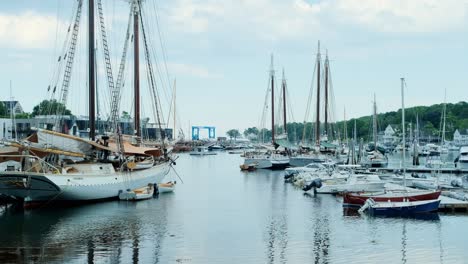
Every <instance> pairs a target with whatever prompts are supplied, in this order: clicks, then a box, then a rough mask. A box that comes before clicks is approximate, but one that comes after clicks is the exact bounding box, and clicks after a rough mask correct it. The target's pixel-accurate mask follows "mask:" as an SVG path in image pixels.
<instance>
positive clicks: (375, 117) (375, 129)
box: [372, 94, 377, 151]
mask: <svg viewBox="0 0 468 264" xmlns="http://www.w3.org/2000/svg"><path fill="white" fill-rule="evenodd" d="M372 126H373V137H374V151H377V102H376V100H375V94H374V115H373V118H372Z"/></svg>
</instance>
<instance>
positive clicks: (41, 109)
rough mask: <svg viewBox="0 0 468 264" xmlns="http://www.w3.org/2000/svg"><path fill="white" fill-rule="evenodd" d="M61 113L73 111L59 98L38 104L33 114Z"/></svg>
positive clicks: (66, 113)
mask: <svg viewBox="0 0 468 264" xmlns="http://www.w3.org/2000/svg"><path fill="white" fill-rule="evenodd" d="M57 113H61V114H63V115H72V113H71V111H70V110H68V109H67V108H66V107H65V106H64V105H63V104H62V103H59V102H57V100H55V99H52V100H43V101H42V102H40V103H39V104H38V105H36V106H34V108H33V111H32V113H31V116H33V117H34V116H37V115H54V114H57Z"/></svg>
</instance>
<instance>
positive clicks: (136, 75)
mask: <svg viewBox="0 0 468 264" xmlns="http://www.w3.org/2000/svg"><path fill="white" fill-rule="evenodd" d="M133 8H134V13H133V67H134V68H133V70H134V71H133V89H134V91H133V94H134V97H135V105H134V107H135V108H134V112H135V120H134V124H135V132H134V133H135V135H136V136H137V137H140V136H141V131H140V51H139V47H140V41H139V36H138V35H139V31H138V29H139V26H138V18H139V17H138V16H139V12H140V10H139V8H140V5H139V0H134V2H133Z"/></svg>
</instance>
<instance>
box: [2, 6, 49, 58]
mask: <svg viewBox="0 0 468 264" xmlns="http://www.w3.org/2000/svg"><path fill="white" fill-rule="evenodd" d="M57 22H58V21H57V19H56V18H54V17H52V16H45V15H40V14H37V13H35V12H32V11H27V12H24V13H22V14H20V15H8V14H0V47H7V48H23V49H40V48H50V47H51V46H52V45H53V41H54V38H55V28H56V26H57Z"/></svg>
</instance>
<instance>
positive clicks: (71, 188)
mask: <svg viewBox="0 0 468 264" xmlns="http://www.w3.org/2000/svg"><path fill="white" fill-rule="evenodd" d="M97 4H98V10H99V13H100V23H101V34H102V45H103V49H104V50H105V52H104V53H105V57H106V70H107V72H106V73H107V78H108V84H109V89H110V91H111V95H112V98H111V107H110V108H111V118H110V120H111V123H112V128H113V131H112V133H111V135H112V136H110V137H109V136H107V135H102V136H96V124H95V122H96V115H95V112H96V111H95V105H96V102H95V99H96V96H95V95H96V86H95V84H96V71H95V54H94V52H95V48H94V13H95V8H94V6H95V5H94V0H88V13H89V15H88V20H89V23H88V26H89V29H88V35H89V43H88V45H89V53H88V56H89V63H88V67H89V75H88V77H89V80H88V83H89V91H88V94H89V96H88V97H89V128H88V131H89V139H83V138H79V137H75V136H71V135H68V134H66V133H62V132H61V131H58V132H56V131H49V130H44V129H37V131H36V133H34V134H33V135H32V136H30V137H28V138H27V139H26V140H23V141H20V142H9V143H8V145H9V146H10V147H11V148H14V150H15V151H13V152H10V153H8V154H2V155H0V162H4V161H9V160H14V161H19V162H20V164H21V166H20V168H15V169H12V170H8V169H7V170H6V171H1V172H0V193H1V194H3V195H7V196H10V197H15V198H16V199H17V200H20V201H24V203H25V205H34V204H36V203H42V202H51V201H95V200H102V199H116V198H117V197H118V196H119V193H121V191H122V190H128V189H129V190H135V189H138V188H142V187H145V186H148V184H157V183H160V182H161V181H162V180H163V178H164V176H165V175H166V174H167V173H168V172H169V169H170V165H171V164H172V163H173V161H172V159H171V157H170V156H169V154H168V153H167V150H166V148H165V145H164V135H162V140H163V143H162V145H161V146H159V147H156V148H149V147H144V146H141V145H139V144H131V143H130V142H129V140H128V139H126V138H125V137H124V136H123V135H122V134H121V132H120V130H121V129H120V126H119V122H118V113H119V100H120V97H121V96H120V89H121V87H122V86H123V84H122V75H123V71H124V68H125V54H126V51H127V47H128V43H129V41H130V29H131V27H130V25H131V21H133V25H134V26H133V29H134V36H135V38H134V52H135V54H134V62H135V71H134V73H135V75H134V91H135V100H136V102H135V104H134V105H135V120H134V121H135V133H136V136H137V137H139V136H140V125H139V121H140V117H139V113H140V103H139V97H140V96H139V80H140V76H139V66H138V65H139V59H138V58H139V53H138V49H139V46H138V45H139V44H138V38H137V36H138V34H139V29H140V27H139V26H138V25H139V21H140V19H141V12H140V10H141V1H139V0H135V1H133V2H132V3H131V13H130V16H129V24H128V28H127V34H126V38H125V39H126V42H125V46H124V53H123V55H122V62H121V67H120V68H119V77H118V78H117V82H116V84H115V85H114V81H113V77H112V68H111V65H110V59H109V51H108V47H107V37H106V33H105V26H104V20H103V19H104V18H103V15H102V4H101V0H97ZM77 5H78V6H77V7H78V8H77V9H76V14H75V16H74V22H73V27H72V28H73V31H72V35H73V37H71V38H70V40H69V41H70V42H69V43H67V45H69V48H68V52H67V56H66V57H67V67H66V69H65V74H64V75H65V77H64V83H63V85H62V86H63V87H62V91H61V100H60V102H63V103H65V102H66V100H67V97H66V95H67V92H68V85H69V80H70V75H71V66H72V65H73V56H74V50H75V47H76V38H77V37H78V35H79V32H78V29H79V22H80V17H81V11H82V6H83V0H79V1H77ZM141 29H142V33H143V34H142V35H143V40H144V42H145V53H147V52H148V47H147V45H146V42H147V40H146V33H145V30H144V27H143V25H142V26H141ZM146 57H147V59H148V56H146ZM147 63H148V73H149V74H150V75H152V74H154V73H153V70H152V68H151V65H150V63H149V61H147ZM152 85H154V83H153V84H152ZM153 88H154V87H153ZM153 90H154V89H153ZM54 92H55V88H54ZM152 95H153V97H156V96H157V95H156V94H152ZM152 99H153V100H154V99H155V98H152ZM153 103H154V102H153ZM156 109H158V108H156ZM57 116H58V115H57ZM155 116H156V118H157V119H158V120H157V121H158V122H159V124H161V122H160V120H159V119H160V118H159V113H156V114H155ZM56 129H57V130H60V120H59V119H58V121H57V123H56Z"/></svg>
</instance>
